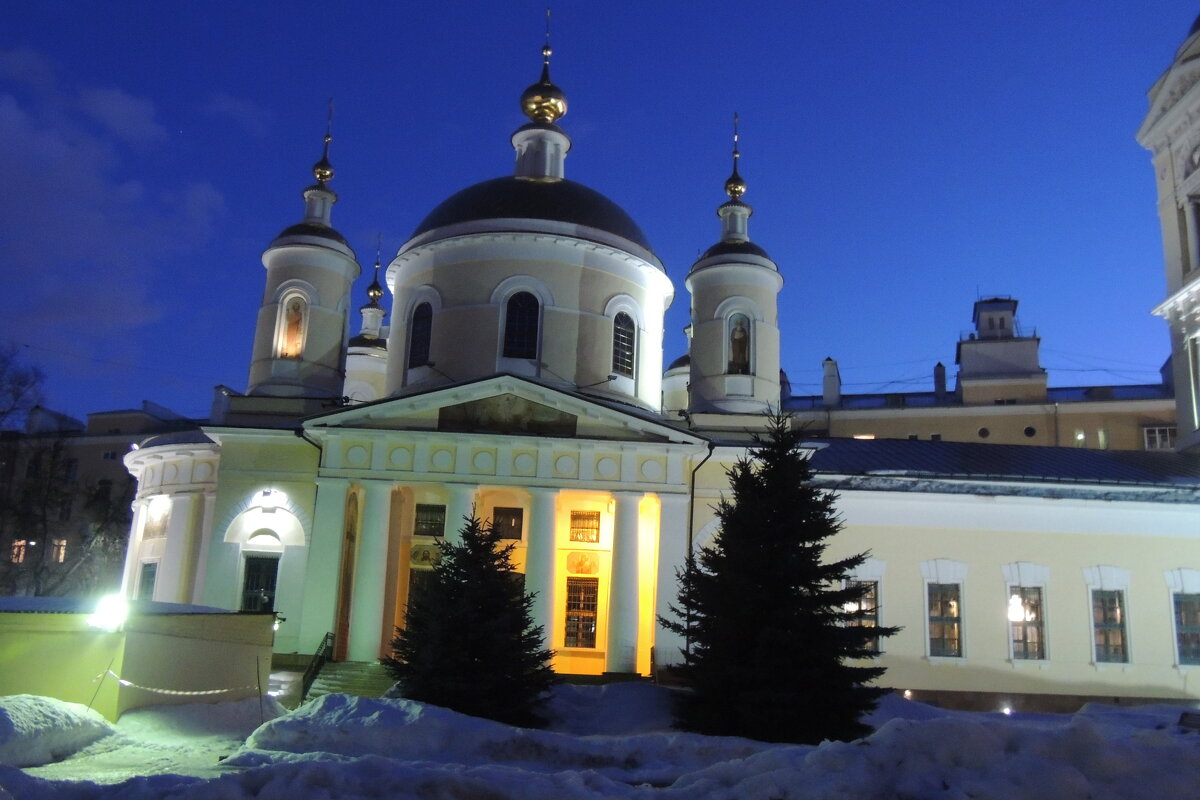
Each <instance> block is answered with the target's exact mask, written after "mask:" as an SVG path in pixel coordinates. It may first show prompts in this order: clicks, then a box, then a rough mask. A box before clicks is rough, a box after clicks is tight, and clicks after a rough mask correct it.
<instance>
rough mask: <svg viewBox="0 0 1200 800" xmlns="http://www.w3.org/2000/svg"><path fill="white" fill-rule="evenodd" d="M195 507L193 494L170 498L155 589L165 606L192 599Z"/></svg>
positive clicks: (156, 596)
mask: <svg viewBox="0 0 1200 800" xmlns="http://www.w3.org/2000/svg"><path fill="white" fill-rule="evenodd" d="M195 505H196V495H194V494H176V495H171V511H170V513H169V515H168V516H167V541H166V542H165V546H164V548H163V557H162V563H161V564H159V565H158V582H157V583H156V584H155V586H154V599H155V600H160V601H162V602H165V603H187V602H190V601H191V599H192V598H191V585H190V582H189V576H188V574H187V573H188V570H189V567H188V560H189V558H188V557H189V555H190V554H191V552H192V534H193V531H194V526H193V525H192V517H193V516H194V514H193V512H194V510H195ZM239 607H240V598H239Z"/></svg>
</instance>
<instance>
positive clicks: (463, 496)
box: [446, 483, 478, 544]
mask: <svg viewBox="0 0 1200 800" xmlns="http://www.w3.org/2000/svg"><path fill="white" fill-rule="evenodd" d="M446 488H447V489H448V490H449V493H450V498H449V502H447V503H446V541H447V542H450V543H452V544H458V543H459V542H461V541H462V529H463V526H464V525H466V522H464V521H463V518H464V517H470V516H471V515H472V514H475V490H476V488H478V487H475V486H469V485H467V484H462V483H451V484H449V485H448V486H447V487H446Z"/></svg>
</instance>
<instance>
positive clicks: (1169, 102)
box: [1136, 58, 1200, 150]
mask: <svg viewBox="0 0 1200 800" xmlns="http://www.w3.org/2000/svg"><path fill="white" fill-rule="evenodd" d="M1197 83H1200V59H1195V58H1193V59H1192V60H1188V61H1185V62H1182V63H1176V64H1175V65H1174V66H1173V67H1171V69H1170V70H1169V71H1168V73H1167V74H1166V75H1164V76H1163V77H1162V78H1161V79H1160V83H1159V84H1158V85H1157V86H1155V87H1154V88H1153V89H1152V90H1151V97H1150V111H1149V113H1148V114H1146V118H1145V119H1144V120H1143V122H1142V124H1141V127H1140V128H1139V129H1138V132H1137V137H1136V138H1137V140H1138V141H1139V142H1140V143H1141V144H1142V146H1143V147H1146V148H1147V149H1150V150H1157V148H1158V142H1157V140H1158V139H1160V138H1162V134H1156V135H1155V139H1156V141H1149V140H1148V139H1147V137H1148V136H1149V134H1150V131H1151V129H1153V128H1154V127H1155V126H1156V125H1157V124H1158V123H1159V122H1160V121H1161V120H1162V118H1163V117H1165V116H1166V115H1167V114H1168V112H1170V111H1171V109H1173V108H1175V106H1177V105H1178V104H1179V102H1180V101H1181V100H1182V99H1183V97H1184V96H1185V95H1186V94H1188V93H1189V92H1190V91H1191V90H1192V89H1193V88H1194V87H1195V85H1196V84H1197Z"/></svg>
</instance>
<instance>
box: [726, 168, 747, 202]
mask: <svg viewBox="0 0 1200 800" xmlns="http://www.w3.org/2000/svg"><path fill="white" fill-rule="evenodd" d="M745 193H746V181H744V180H743V179H742V176H741V175H739V174H738V170H737V161H734V162H733V174H732V175H730V176H729V179H728V180H726V181H725V194H727V195H729V197H730V199H731V200H741V199H742V195H744V194H745Z"/></svg>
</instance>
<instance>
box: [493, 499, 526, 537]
mask: <svg viewBox="0 0 1200 800" xmlns="http://www.w3.org/2000/svg"><path fill="white" fill-rule="evenodd" d="M524 518H525V511H524V509H520V508H503V507H501V506H496V508H495V509H493V510H492V527H493V528H495V530H496V533H498V534H500V538H502V539H520V538H521V525H522V523H523V522H524Z"/></svg>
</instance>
